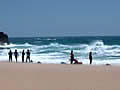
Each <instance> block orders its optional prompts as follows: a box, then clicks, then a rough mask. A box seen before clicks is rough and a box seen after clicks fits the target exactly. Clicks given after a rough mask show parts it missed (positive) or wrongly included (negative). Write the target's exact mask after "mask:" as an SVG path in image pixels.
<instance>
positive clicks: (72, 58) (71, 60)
mask: <svg viewBox="0 0 120 90" xmlns="http://www.w3.org/2000/svg"><path fill="white" fill-rule="evenodd" d="M73 61H74V54H73V50H71V54H70V63H71V64H73Z"/></svg>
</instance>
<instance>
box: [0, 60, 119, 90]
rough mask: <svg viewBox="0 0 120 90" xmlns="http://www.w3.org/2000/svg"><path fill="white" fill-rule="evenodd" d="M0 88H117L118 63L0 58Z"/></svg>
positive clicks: (36, 89)
mask: <svg viewBox="0 0 120 90" xmlns="http://www.w3.org/2000/svg"><path fill="white" fill-rule="evenodd" d="M0 90H120V66H104V65H100V66H95V65H69V64H29V63H8V62H0Z"/></svg>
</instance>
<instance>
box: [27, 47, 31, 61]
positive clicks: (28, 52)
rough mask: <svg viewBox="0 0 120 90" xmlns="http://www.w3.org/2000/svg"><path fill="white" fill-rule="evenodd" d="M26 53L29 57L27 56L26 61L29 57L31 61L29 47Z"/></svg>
mask: <svg viewBox="0 0 120 90" xmlns="http://www.w3.org/2000/svg"><path fill="white" fill-rule="evenodd" d="M26 55H27V57H26V62H27V59H28V60H29V62H30V51H29V49H28V50H27V52H26Z"/></svg>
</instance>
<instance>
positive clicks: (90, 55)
mask: <svg viewBox="0 0 120 90" xmlns="http://www.w3.org/2000/svg"><path fill="white" fill-rule="evenodd" d="M89 60H90V64H92V52H89Z"/></svg>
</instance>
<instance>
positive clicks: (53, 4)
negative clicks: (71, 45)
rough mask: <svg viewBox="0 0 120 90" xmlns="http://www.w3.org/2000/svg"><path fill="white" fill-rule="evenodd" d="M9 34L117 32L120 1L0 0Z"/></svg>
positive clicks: (0, 18) (1, 22)
mask: <svg viewBox="0 0 120 90" xmlns="http://www.w3.org/2000/svg"><path fill="white" fill-rule="evenodd" d="M0 31H4V32H6V33H7V34H8V35H9V36H11V37H16V36H18V37H22V36H84V35H89V36H91V35H92V36H93V35H120V0H0Z"/></svg>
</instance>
